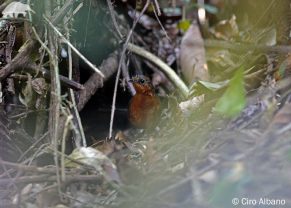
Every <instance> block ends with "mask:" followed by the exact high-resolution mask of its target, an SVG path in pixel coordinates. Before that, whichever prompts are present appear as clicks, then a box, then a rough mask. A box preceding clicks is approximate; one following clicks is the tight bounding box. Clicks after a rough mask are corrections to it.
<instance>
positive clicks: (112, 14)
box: [107, 0, 123, 38]
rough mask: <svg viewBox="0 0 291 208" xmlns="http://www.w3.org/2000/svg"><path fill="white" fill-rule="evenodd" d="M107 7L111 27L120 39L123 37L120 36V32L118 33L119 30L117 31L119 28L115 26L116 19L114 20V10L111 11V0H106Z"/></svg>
mask: <svg viewBox="0 0 291 208" xmlns="http://www.w3.org/2000/svg"><path fill="white" fill-rule="evenodd" d="M107 5H108V9H109V13H110V17H111V20H112V23H113V26H114V28H115V30H116V31H117V33H118V36H119V38H122V37H123V35H122V34H121V32H120V30H119V27H118V25H117V21H116V19H115V15H114V9H113V7H112V2H111V0H107Z"/></svg>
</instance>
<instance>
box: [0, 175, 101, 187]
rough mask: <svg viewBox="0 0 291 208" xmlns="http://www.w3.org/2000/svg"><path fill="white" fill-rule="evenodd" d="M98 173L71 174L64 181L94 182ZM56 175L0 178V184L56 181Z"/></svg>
mask: <svg viewBox="0 0 291 208" xmlns="http://www.w3.org/2000/svg"><path fill="white" fill-rule="evenodd" d="M101 177H102V176H99V175H73V176H67V178H66V183H76V182H77V183H79V182H91V183H92V182H96V183H98V181H99V180H100V179H101ZM56 181H57V176H48V175H37V176H22V177H18V178H14V179H0V185H7V184H10V183H15V184H29V183H42V182H43V183H44V182H56Z"/></svg>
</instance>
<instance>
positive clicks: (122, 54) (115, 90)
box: [109, 0, 151, 138]
mask: <svg viewBox="0 0 291 208" xmlns="http://www.w3.org/2000/svg"><path fill="white" fill-rule="evenodd" d="M150 2H151V0H147V2H146V4H145V6H144V8H143V9H142V11H141V13H140V15H139V17H138V18H137V19H136V20H135V21H134V22H133V25H132V28H131V30H130V31H129V33H128V35H127V37H126V41H125V43H124V45H123V49H122V52H121V56H120V59H119V65H118V69H117V75H116V79H115V86H114V93H113V99H112V107H111V116H110V126H109V138H112V130H113V121H114V114H115V103H116V95H117V87H118V82H119V76H120V72H121V67H122V62H123V60H124V57H125V52H126V50H127V47H128V45H129V40H130V38H131V36H132V34H133V30H134V28H135V27H136V24H137V23H138V22H139V20H140V18H141V16H142V15H143V14H144V13H145V11H146V10H147V8H148V6H149V5H150Z"/></svg>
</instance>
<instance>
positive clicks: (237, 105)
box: [214, 68, 246, 117]
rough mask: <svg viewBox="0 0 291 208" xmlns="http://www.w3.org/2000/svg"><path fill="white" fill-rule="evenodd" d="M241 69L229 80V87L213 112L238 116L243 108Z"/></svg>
mask: <svg viewBox="0 0 291 208" xmlns="http://www.w3.org/2000/svg"><path fill="white" fill-rule="evenodd" d="M243 72H244V71H243V69H242V68H240V69H239V70H238V71H237V72H236V73H235V75H234V77H233V78H232V79H231V80H230V82H229V86H228V88H227V89H226V91H225V93H224V94H223V95H222V97H221V98H220V99H219V100H218V101H217V103H216V106H215V109H214V110H215V111H216V112H218V113H220V114H223V115H226V116H229V117H233V116H236V115H237V114H239V113H240V112H241V111H242V109H243V108H244V107H245V104H246V98H245V88H244V80H243V78H244V77H243Z"/></svg>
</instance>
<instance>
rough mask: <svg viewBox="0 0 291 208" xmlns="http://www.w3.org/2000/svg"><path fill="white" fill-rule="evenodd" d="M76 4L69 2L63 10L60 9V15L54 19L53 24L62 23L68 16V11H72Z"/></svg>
mask: <svg viewBox="0 0 291 208" xmlns="http://www.w3.org/2000/svg"><path fill="white" fill-rule="evenodd" d="M74 2H75V1H74V0H67V1H66V3H65V4H64V5H63V6H62V8H61V9H59V11H58V13H57V14H56V15H55V16H54V17H53V19H52V24H57V23H58V22H60V21H61V20H62V19H63V18H64V16H66V15H67V14H68V11H69V10H70V9H71V7H72V6H73V4H74Z"/></svg>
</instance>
